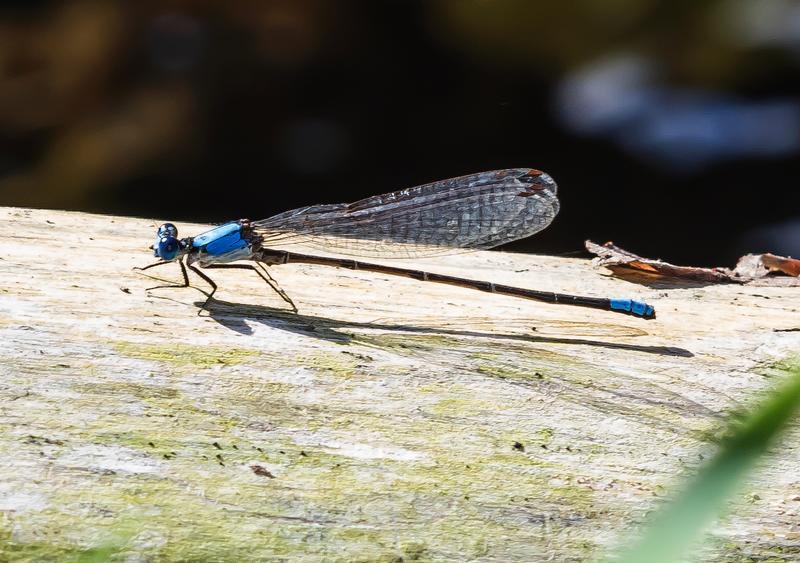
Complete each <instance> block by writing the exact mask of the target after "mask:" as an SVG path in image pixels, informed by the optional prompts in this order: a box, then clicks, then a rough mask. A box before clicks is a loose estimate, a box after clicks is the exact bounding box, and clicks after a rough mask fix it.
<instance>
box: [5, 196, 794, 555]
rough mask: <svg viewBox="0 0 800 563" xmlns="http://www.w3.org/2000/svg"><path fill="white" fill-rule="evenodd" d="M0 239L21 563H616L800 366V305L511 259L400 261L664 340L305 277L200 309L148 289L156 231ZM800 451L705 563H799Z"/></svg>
mask: <svg viewBox="0 0 800 563" xmlns="http://www.w3.org/2000/svg"><path fill="white" fill-rule="evenodd" d="M0 219H2V220H0V231H2V233H0V235H1V236H0V280H1V281H0V342H2V344H1V345H0V374H1V377H0V452H2V457H1V458H0V459H1V460H2V461H0V560H6V559H11V560H19V559H21V560H25V559H28V560H37V561H39V560H63V559H68V558H76V557H80V556H87V557H88V556H91V555H92V554H101V555H104V556H105V555H108V556H111V557H117V558H119V559H120V560H124V559H126V558H132V559H134V560H136V559H137V558H138V559H139V560H146V559H152V560H176V561H177V560H253V559H265V560H282V559H287V560H298V559H303V558H306V559H309V560H314V559H325V560H342V561H358V560H362V561H375V560H383V561H399V560H401V559H402V560H403V561H412V560H454V561H456V560H457V561H461V560H464V559H476V560H486V561H509V560H520V561H523V560H524V561H529V560H541V559H546V558H548V557H551V558H553V559H554V560H559V561H570V560H573V561H583V560H586V559H591V558H598V557H602V556H604V555H606V554H608V553H610V552H611V550H613V549H614V548H615V546H617V545H619V544H620V542H622V541H624V540H625V539H626V538H627V537H628V536H629V535H630V534H631V533H632V531H634V530H635V528H636V526H637V525H638V524H640V523H641V522H642V521H643V520H644V517H645V515H646V514H647V513H648V512H649V511H651V510H652V509H654V508H655V507H657V506H658V505H659V504H660V503H661V501H662V499H663V498H665V497H666V496H667V494H668V493H669V491H671V490H672V488H673V487H674V486H675V485H676V484H677V483H679V482H680V481H681V479H682V478H683V477H684V476H686V475H688V474H690V473H691V472H692V471H693V470H694V469H695V468H696V467H697V466H698V465H699V464H700V463H702V461H703V459H704V458H707V457H708V456H709V455H711V454H713V452H714V451H715V449H716V442H717V438H718V436H719V432H720V431H721V429H722V428H723V427H724V425H723V422H724V419H725V416H726V414H727V413H729V412H731V411H736V410H738V409H741V408H742V407H744V406H746V405H748V404H750V401H751V400H752V398H753V397H754V396H755V395H756V393H757V392H758V391H760V390H762V389H764V388H767V387H769V386H770V385H771V383H772V380H773V379H774V378H775V377H779V376H780V374H781V373H782V372H781V370H780V369H779V364H778V362H780V361H781V360H783V359H785V358H788V357H791V355H792V354H794V353H796V351H797V350H798V349H799V347H798V344H800V318H799V317H798V303H800V301H799V300H798V293H797V289H796V288H780V287H775V288H772V287H769V288H765V287H759V288H748V287H741V286H708V287H697V286H696V285H695V286H693V287H674V288H670V289H668V290H663V289H658V290H655V289H650V288H648V287H647V286H643V285H634V284H631V283H628V282H624V281H621V280H617V279H614V278H612V277H609V276H606V275H603V273H602V272H600V271H597V270H593V269H592V268H591V266H590V264H589V261H587V260H579V259H567V258H553V257H544V256H532V255H520V254H506V253H499V252H491V253H490V252H477V253H473V254H466V255H456V256H449V257H439V258H436V259H429V260H424V261H423V260H420V261H415V262H403V265H411V266H413V267H416V268H425V269H428V270H431V271H437V272H442V273H446V274H453V275H461V276H468V277H473V278H479V279H486V280H490V281H495V282H498V283H505V284H509V285H519V286H522V287H530V288H535V289H543V290H553V291H563V292H567V293H574V294H586V295H598V296H607V295H614V296H622V297H632V298H639V299H644V300H647V301H648V302H651V303H652V304H653V305H655V306H656V308H657V311H658V319H656V320H655V321H643V320H640V319H636V318H632V317H625V316H623V315H616V314H613V313H607V312H602V311H593V310H587V309H581V308H575V307H567V306H554V305H546V304H539V303H534V302H527V301H522V300H515V299H513V298H509V297H501V296H496V295H490V294H484V293H480V292H474V291H470V290H467V289H461V288H453V287H450V286H441V285H437V284H426V283H420V282H416V281H414V280H408V279H402V278H391V277H390V276H386V275H375V274H370V273H367V272H353V271H349V270H338V269H335V268H324V267H316V266H306V265H285V266H279V267H275V268H273V269H272V274H273V276H274V277H275V278H276V279H277V281H278V282H279V283H280V284H281V286H282V287H283V288H284V289H285V290H286V291H287V292H288V293H289V294H290V295H291V296H292V298H293V299H294V301H295V303H297V305H298V307H299V309H300V312H299V313H298V314H293V313H291V312H290V311H288V310H287V309H286V307H285V304H284V303H283V301H281V300H280V298H279V297H278V296H276V295H274V294H272V293H270V292H269V290H268V289H267V288H266V287H265V286H262V285H261V284H260V280H259V279H258V278H256V277H255V276H249V275H248V274H247V272H241V271H237V272H221V273H219V274H217V273H216V272H215V273H214V276H213V277H214V278H215V279H216V280H217V281H218V282H219V284H220V287H221V289H220V292H219V294H218V295H217V296H216V299H215V300H214V301H213V302H212V303H211V304H210V306H209V310H208V312H207V314H204V315H198V308H197V306H198V304H200V303H202V301H203V300H204V299H205V298H204V296H203V295H202V294H201V293H200V292H198V291H197V290H196V289H162V290H157V291H155V292H152V293H148V292H146V291H145V289H146V288H147V287H149V286H152V285H155V283H154V282H153V281H152V280H148V279H147V278H145V277H143V276H141V275H139V274H137V273H135V272H133V271H132V268H133V267H134V266H142V265H145V264H147V263H148V262H149V260H151V259H152V258H151V257H150V256H149V254H148V252H147V251H146V247H147V245H148V244H149V243H150V242H151V239H152V236H153V233H154V230H155V227H156V225H157V223H156V222H154V221H149V220H143V219H133V218H123V217H108V216H99V215H87V214H78V213H65V212H55V211H38V210H26V209H14V208H3V209H0ZM181 228H182V231H183V232H186V233H187V234H190V233H191V232H193V231H194V232H200V230H201V229H202V228H203V227H202V226H199V225H193V226H188V227H187V226H181ZM394 263H398V262H394ZM152 272H153V273H154V274H156V275H159V276H171V277H172V278H173V279H177V278H178V272H177V269H173V268H172V267H163V268H159V269H156V270H153V271H152ZM193 282H194V283H196V284H197V286H198V287H201V288H202V287H203V286H202V282H201V281H200V280H193ZM775 366H778V367H775ZM797 436H798V429H797V428H792V429H791V431H790V435H789V436H788V437H787V438H786V439H785V440H784V441H783V442H781V445H780V447H779V448H777V451H776V452H775V455H774V456H773V458H771V459H770V462H769V464H768V465H766V466H765V467H764V469H763V470H762V471H760V472H759V473H758V475H756V476H755V478H754V479H753V481H752V483H751V484H750V486H749V492H750V493H751V494H749V496H747V497H746V498H745V499H742V500H741V501H737V502H738V505H737V508H736V510H735V511H734V512H733V513H732V515H731V516H729V517H728V518H726V520H725V521H723V522H721V523H720V524H719V525H718V526H717V527H716V529H715V542H714V544H713V546H712V547H711V548H709V551H708V554H707V560H720V561H724V560H737V559H738V558H741V557H756V558H759V557H769V556H775V557H778V556H782V557H786V558H791V557H793V556H797V555H798V553H797V547H796V546H797V539H798V536H797V534H798V532H797V529H796V525H797V522H798V521H800V497H798V496H797V486H798V484H800V472H798V469H797V468H798V467H800V463H798V461H800V459H798V458H799V457H800V455H799V454H798V449H797V446H796V444H797V440H796V438H797ZM792 438H794V439H792ZM776 554H782V555H776Z"/></svg>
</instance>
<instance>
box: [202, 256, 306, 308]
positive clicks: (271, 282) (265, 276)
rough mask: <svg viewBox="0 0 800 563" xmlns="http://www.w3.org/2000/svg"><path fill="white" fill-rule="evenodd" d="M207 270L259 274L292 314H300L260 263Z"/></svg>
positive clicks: (224, 265) (221, 266)
mask: <svg viewBox="0 0 800 563" xmlns="http://www.w3.org/2000/svg"><path fill="white" fill-rule="evenodd" d="M189 267H190V268H191V267H192V266H189ZM206 268H207V269H208V268H218V269H231V270H252V271H254V272H255V273H256V274H258V277H260V278H261V279H262V280H264V281H265V282H266V284H267V285H268V286H269V287H270V289H272V291H274V292H275V293H277V294H278V296H279V297H280V298H281V299H283V300H284V301H285V302H286V303H287V304H288V305H289V306H290V307H291V308H292V312H294V313H297V312H298V309H297V305H295V304H294V301H292V298H291V297H289V295H287V293H286V292H285V291H284V290H283V288H281V286H280V285H278V282H277V281H276V280H275V278H273V277H272V276H271V275H270V273H269V271H268V270H267V268H266V266H264V265H263V264H261V263H260V262H256V263H255V265H251V264H211V265H209V266H206ZM198 273H199V272H198ZM209 299H210V297H209Z"/></svg>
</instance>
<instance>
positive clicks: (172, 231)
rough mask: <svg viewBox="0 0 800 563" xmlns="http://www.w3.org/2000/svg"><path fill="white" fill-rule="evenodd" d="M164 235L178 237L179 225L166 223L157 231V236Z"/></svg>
mask: <svg viewBox="0 0 800 563" xmlns="http://www.w3.org/2000/svg"><path fill="white" fill-rule="evenodd" d="M162 237H173V238H178V227H176V226H175V225H173V224H172V223H164V224H163V225H161V226H160V227H159V228H158V231H156V238H158V239H161V238H162Z"/></svg>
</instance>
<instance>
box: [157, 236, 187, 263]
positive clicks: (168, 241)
mask: <svg viewBox="0 0 800 563" xmlns="http://www.w3.org/2000/svg"><path fill="white" fill-rule="evenodd" d="M155 251H156V256H158V257H159V258H161V259H162V260H166V261H167V262H169V261H170V260H175V257H176V256H177V255H178V253H179V252H180V251H181V243H180V242H179V241H178V239H176V238H175V237H170V236H166V237H160V238H159V239H158V245H157V246H156V248H155Z"/></svg>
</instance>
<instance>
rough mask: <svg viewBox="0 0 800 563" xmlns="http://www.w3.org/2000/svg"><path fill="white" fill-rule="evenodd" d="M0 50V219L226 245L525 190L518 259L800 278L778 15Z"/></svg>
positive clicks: (244, 7) (421, 14) (793, 46)
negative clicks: (514, 176)
mask: <svg viewBox="0 0 800 563" xmlns="http://www.w3.org/2000/svg"><path fill="white" fill-rule="evenodd" d="M0 45H2V49H0V51H1V52H0V205H24V206H34V207H53V208H66V209H77V210H87V211H98V212H110V213H117V214H124V215H143V216H148V217H154V218H158V219H169V220H172V221H175V222H180V221H182V220H192V221H209V222H221V221H224V220H227V219H230V218H239V217H250V218H254V219H259V218H264V217H267V216H269V215H272V214H275V213H278V212H280V211H282V210H285V209H288V208H291V207H298V206H302V205H307V204H311V203H323V202H337V201H348V200H355V199H358V198H361V197H364V196H367V195H372V194H374V193H380V192H385V191H390V190H394V189H399V188H403V187H407V186H411V185H416V184H420V183H425V182H428V181H433V180H437V179H442V178H447V177H452V176H457V175H461V174H465V173H470V172H477V171H482V170H490V169H497V168H506V167H527V166H530V167H535V168H540V169H543V170H545V171H547V172H549V173H550V174H551V175H552V176H553V177H554V178H555V179H556V181H557V182H558V183H559V186H560V196H561V200H562V210H561V214H560V215H559V217H558V218H557V220H556V221H555V222H554V224H553V225H552V226H551V227H550V228H549V229H548V230H547V231H545V232H543V233H541V234H540V235H538V236H537V237H535V238H533V239H529V240H527V241H523V242H521V243H517V244H515V245H513V246H512V248H513V249H515V250H530V251H535V252H553V253H569V252H574V251H579V250H580V249H581V248H582V241H583V240H584V239H586V238H592V239H594V240H595V241H597V242H604V241H606V240H613V241H614V242H616V243H617V244H619V245H621V246H623V247H625V248H628V249H630V250H632V251H635V252H637V253H639V254H642V255H645V256H650V257H661V258H663V259H667V260H670V261H673V262H677V263H691V264H697V265H732V264H733V263H734V262H735V259H736V258H737V257H738V256H739V254H741V253H744V252H760V251H767V250H769V251H773V252H777V253H783V254H791V253H794V254H795V255H797V254H800V191H799V190H798V182H797V179H798V177H799V176H798V173H800V159H798V153H800V79H798V76H800V75H798V69H799V68H800V4H798V3H796V2H791V1H788V0H716V1H711V0H710V1H707V2H696V1H689V0H683V1H681V0H673V1H665V2H659V1H652V0H651V1H648V0H606V1H602V2H601V1H599V0H598V1H589V0H583V1H580V0H575V1H570V2H534V1H529V0H495V1H492V0H452V1H447V0H426V1H416V2H414V1H378V0H365V1H362V2H355V1H336V2H333V1H328V0H279V1H266V0H265V1H240V2H218V1H188V0H187V1H165V2H152V1H146V0H144V1H130V2H124V1H118V2H101V1H87V0H76V1H72V2H43V1H27V2H18V3H3V4H2V8H0ZM186 234H189V233H186Z"/></svg>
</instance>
